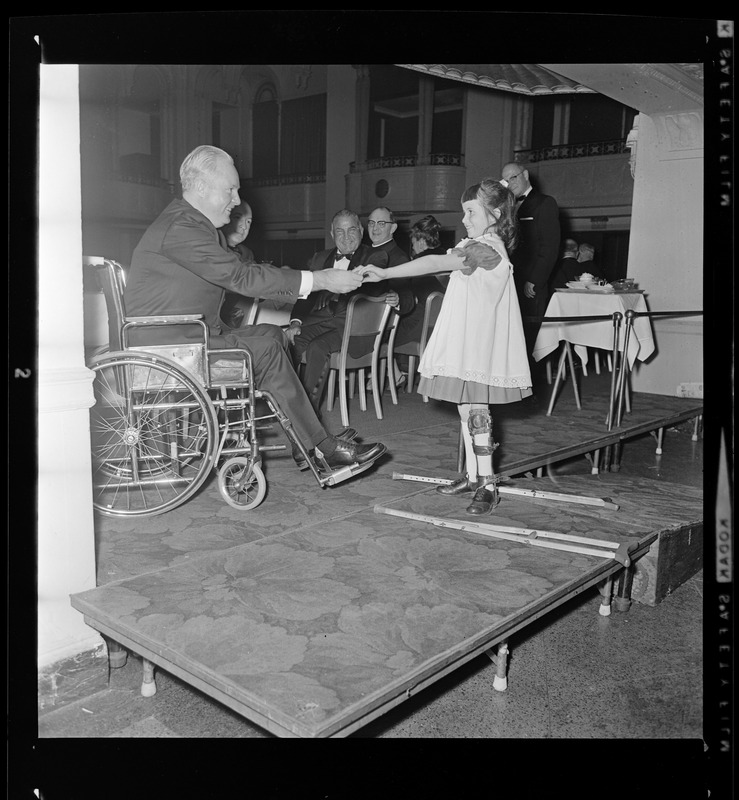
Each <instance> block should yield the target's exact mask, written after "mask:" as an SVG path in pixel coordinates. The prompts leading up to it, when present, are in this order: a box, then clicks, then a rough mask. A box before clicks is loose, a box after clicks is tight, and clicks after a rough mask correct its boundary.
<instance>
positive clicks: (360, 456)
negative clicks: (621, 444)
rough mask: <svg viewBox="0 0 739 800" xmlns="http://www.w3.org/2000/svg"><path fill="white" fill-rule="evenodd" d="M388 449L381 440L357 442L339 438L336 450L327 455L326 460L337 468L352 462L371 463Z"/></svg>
mask: <svg viewBox="0 0 739 800" xmlns="http://www.w3.org/2000/svg"><path fill="white" fill-rule="evenodd" d="M386 451H387V447H385V445H384V444H382V443H381V442H375V443H374V444H356V442H347V441H344V440H343V439H339V440H338V444H337V445H336V449H335V450H334V452H333V453H331V455H330V456H325V457H324V460H325V462H326V464H328V466H329V467H330V468H331V469H337V468H339V467H349V466H351V465H352V464H360V465H361V464H370V463H372V462H373V461H375V460H376V459H378V458H379V457H380V456H381V455H382V454H383V453H385V452H386Z"/></svg>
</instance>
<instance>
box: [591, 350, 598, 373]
mask: <svg viewBox="0 0 739 800" xmlns="http://www.w3.org/2000/svg"><path fill="white" fill-rule="evenodd" d="M593 362H594V363H595V374H596V375H600V353H599V352H598V351H597V350H593Z"/></svg>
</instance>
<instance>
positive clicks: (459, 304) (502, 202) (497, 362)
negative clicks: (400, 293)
mask: <svg viewBox="0 0 739 800" xmlns="http://www.w3.org/2000/svg"><path fill="white" fill-rule="evenodd" d="M462 210H463V211H464V217H463V219H462V223H463V224H464V227H465V228H466V229H467V234H468V237H469V238H466V239H462V241H461V242H459V243H458V244H457V246H456V247H454V248H453V249H451V250H449V251H448V252H447V253H446V254H444V255H428V256H422V257H421V258H417V259H415V260H414V261H410V262H408V263H407V264H401V265H400V266H397V267H390V268H388V269H380V268H379V267H374V266H366V267H362V268H361V271H362V273H363V274H364V280H365V281H370V282H374V281H380V280H386V279H390V278H405V277H412V276H414V275H429V274H433V273H438V272H451V276H450V278H449V285H448V287H447V290H446V293H445V295H444V300H443V303H442V306H441V311H440V312H439V318H438V320H437V322H436V326H435V327H434V330H433V333H432V334H431V337H430V338H429V341H428V345H427V346H426V349H425V350H424V353H423V356H422V357H421V363H420V365H419V372H420V373H421V380H420V383H419V386H418V391H419V393H420V394H424V395H428V396H429V397H433V398H435V399H437V400H448V401H449V402H452V403H456V404H457V408H458V410H459V416H460V419H461V421H462V434H463V437H464V444H465V454H466V466H467V474H466V475H465V476H464V477H462V478H460V479H459V480H457V481H455V482H454V483H452V484H451V485H449V486H439V487H438V488H437V491H438V492H441V493H442V494H448V495H462V496H470V495H473V497H472V502H471V504H470V505H469V506H468V507H467V512H468V513H469V514H489V513H490V512H491V511H492V510H493V508H494V507H495V506H496V505H497V504H498V502H499V497H498V488H497V483H496V480H495V477H494V475H495V474H494V472H493V450H495V448H496V447H497V445H496V444H495V443H494V442H493V436H492V423H493V420H492V417H491V414H490V408H489V406H490V404H491V403H512V402H514V401H516V400H522V399H523V398H524V397H528V396H529V395H530V394H531V393H532V391H531V374H530V371H529V366H528V359H527V357H526V344H525V340H524V335H523V324H522V321H521V310H520V308H519V305H518V299H517V296H516V290H515V287H514V284H513V265H512V264H511V262H510V261H509V260H508V253H507V248H509V247H512V246H514V245H515V243H516V218H515V199H514V197H513V194H512V193H511V192H510V191H509V190H508V188H507V183H506V182H505V181H496V180H492V179H490V178H486V179H484V180H483V181H481V182H480V183H478V184H475V185H474V186H470V187H469V188H468V189H467V190H466V191H465V192H464V194H463V195H462Z"/></svg>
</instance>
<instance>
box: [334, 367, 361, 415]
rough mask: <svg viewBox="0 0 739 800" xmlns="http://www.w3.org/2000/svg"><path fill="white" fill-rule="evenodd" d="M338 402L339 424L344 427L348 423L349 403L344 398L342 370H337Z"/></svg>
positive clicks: (344, 387)
mask: <svg viewBox="0 0 739 800" xmlns="http://www.w3.org/2000/svg"><path fill="white" fill-rule="evenodd" d="M360 391H361V390H360ZM339 404H340V405H341V424H342V425H344V427H346V426H348V425H349V403H348V402H347V399H346V372H345V371H344V370H339Z"/></svg>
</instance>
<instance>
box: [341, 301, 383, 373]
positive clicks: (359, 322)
mask: <svg viewBox="0 0 739 800" xmlns="http://www.w3.org/2000/svg"><path fill="white" fill-rule="evenodd" d="M391 311H392V307H391V306H389V305H388V304H387V303H386V302H385V301H384V299H383V298H379V297H371V296H369V295H366V294H356V295H354V296H353V297H351V298H350V299H349V305H348V307H347V311H346V324H345V327H344V337H343V339H342V343H341V359H342V360H343V361H344V363H345V365H346V366H347V367H360V366H367V365H369V364H371V363H372V356H373V353H379V351H380V343H381V341H382V334H383V333H384V331H385V326H386V325H387V321H388V318H389V316H390V313H391ZM355 337H362V338H372V339H373V343H372V348H371V350H370V352H368V353H367V354H366V355H362V356H358V357H352V356H351V355H350V354H349V346H350V342H351V339H353V338H355Z"/></svg>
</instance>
